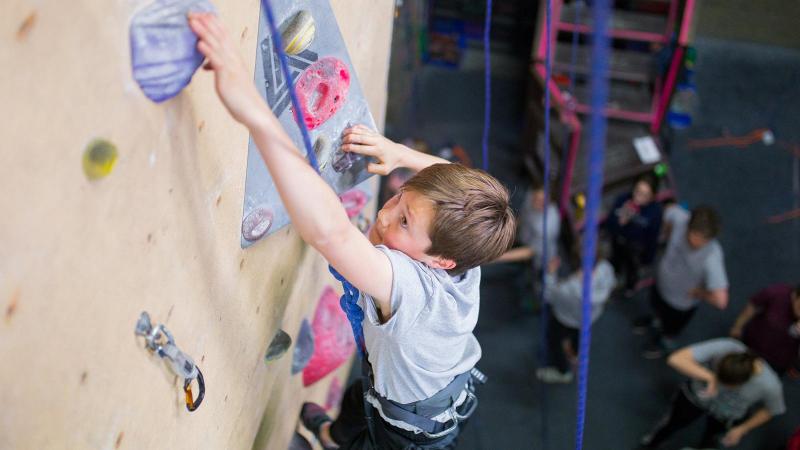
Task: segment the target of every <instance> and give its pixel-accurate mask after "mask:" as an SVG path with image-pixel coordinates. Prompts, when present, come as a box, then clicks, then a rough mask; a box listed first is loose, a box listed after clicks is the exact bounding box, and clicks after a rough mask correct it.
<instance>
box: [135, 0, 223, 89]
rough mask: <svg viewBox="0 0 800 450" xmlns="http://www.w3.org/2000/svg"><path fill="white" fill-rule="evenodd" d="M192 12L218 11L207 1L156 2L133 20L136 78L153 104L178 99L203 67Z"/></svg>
mask: <svg viewBox="0 0 800 450" xmlns="http://www.w3.org/2000/svg"><path fill="white" fill-rule="evenodd" d="M189 12H216V11H215V9H214V6H213V5H212V4H211V3H210V2H209V1H207V0H156V1H155V2H153V3H151V4H149V5H148V6H146V7H145V8H144V9H142V10H141V11H139V12H138V13H136V15H135V16H134V17H133V20H131V26H130V42H131V67H132V68H133V78H134V79H135V80H136V82H137V83H138V84H139V87H140V88H142V91H143V92H144V95H146V96H147V98H149V99H150V100H152V101H154V102H163V101H164V100H168V99H170V98H172V97H174V96H175V95H177V94H178V92H180V91H181V89H183V88H184V87H186V85H187V84H189V81H190V80H191V79H192V75H194V72H195V71H196V70H197V68H198V67H200V65H201V64H202V63H203V59H204V58H203V55H202V54H201V53H200V52H199V51H197V36H195V34H194V33H193V32H192V30H191V29H190V28H189V23H188V21H187V19H186V15H187V14H188V13H189Z"/></svg>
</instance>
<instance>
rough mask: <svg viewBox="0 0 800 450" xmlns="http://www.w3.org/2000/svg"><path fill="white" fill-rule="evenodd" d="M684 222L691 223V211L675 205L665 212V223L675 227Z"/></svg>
mask: <svg viewBox="0 0 800 450" xmlns="http://www.w3.org/2000/svg"><path fill="white" fill-rule="evenodd" d="M682 221H686V222H688V221H689V211H686V210H685V209H683V207H681V206H679V205H673V206H670V207H669V208H667V209H666V210H664V223H667V224H669V225H671V226H673V227H674V226H675V225H676V224H678V223H680V222H682Z"/></svg>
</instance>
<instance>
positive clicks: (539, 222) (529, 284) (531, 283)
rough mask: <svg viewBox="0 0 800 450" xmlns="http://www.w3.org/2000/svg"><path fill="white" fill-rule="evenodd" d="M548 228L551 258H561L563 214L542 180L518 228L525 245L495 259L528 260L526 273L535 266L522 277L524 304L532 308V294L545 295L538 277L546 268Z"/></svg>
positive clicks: (527, 201)
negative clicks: (547, 196) (544, 241)
mask: <svg viewBox="0 0 800 450" xmlns="http://www.w3.org/2000/svg"><path fill="white" fill-rule="evenodd" d="M545 208H547V224H546V226H545V225H544V220H543V218H544V210H545ZM545 230H547V255H548V260H549V261H553V260H554V259H555V258H558V238H559V233H560V232H561V214H560V213H559V211H558V207H557V206H556V204H555V203H553V202H552V201H547V199H545V196H544V185H543V184H542V183H541V182H538V181H537V182H534V184H533V186H531V189H530V191H528V194H527V196H526V198H525V202H524V203H523V206H522V210H521V211H520V220H519V229H518V231H517V241H518V242H520V243H521V244H522V245H521V246H519V247H515V248H513V249H511V250H509V251H507V252H506V253H504V254H503V255H502V256H501V257H500V258H498V259H497V260H495V261H494V262H524V263H525V264H526V268H525V269H526V270H525V271H524V272H523V273H530V272H529V271H528V270H527V269H528V267H532V268H533V274H532V275H531V276H523V277H521V278H520V284H522V285H523V286H522V287H520V290H521V291H522V298H523V302H522V306H523V308H532V307H533V302H532V301H531V300H530V299H532V298H537V297H538V296H539V295H541V293H540V292H538V289H536V286H538V285H539V284H538V283H537V280H539V279H540V278H541V270H542V259H541V258H542V256H541V255H542V238H543V236H544V231H545ZM531 264H532V265H531Z"/></svg>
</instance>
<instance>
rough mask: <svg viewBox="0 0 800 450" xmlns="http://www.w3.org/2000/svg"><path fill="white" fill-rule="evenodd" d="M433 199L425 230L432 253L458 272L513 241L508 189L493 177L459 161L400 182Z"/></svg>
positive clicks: (489, 257)
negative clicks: (451, 264) (446, 260)
mask: <svg viewBox="0 0 800 450" xmlns="http://www.w3.org/2000/svg"><path fill="white" fill-rule="evenodd" d="M403 190H411V191H414V192H416V193H418V194H420V195H422V196H424V197H425V198H427V199H428V200H430V201H431V202H433V204H434V218H433V222H432V223H431V229H430V230H428V234H429V235H430V238H431V247H430V248H429V249H428V250H427V251H426V252H425V253H427V254H429V255H432V256H439V257H442V258H447V259H452V260H453V261H455V263H456V266H455V268H453V269H451V270H450V271H449V272H450V273H451V274H460V273H463V272H465V271H467V270H469V269H471V268H473V267H477V266H479V265H481V264H483V263H485V262H488V261H492V260H494V259H496V258H497V257H499V256H500V255H502V254H503V253H504V252H505V251H506V250H508V248H509V247H510V246H511V244H512V243H513V241H514V234H515V231H516V223H515V222H516V221H515V219H514V213H513V211H512V210H511V205H509V200H508V190H506V188H505V187H504V186H503V185H502V184H500V182H499V181H497V180H496V179H495V178H494V177H492V176H491V175H489V174H488V173H486V172H484V171H482V170H479V169H469V168H467V167H464V166H462V165H460V164H434V165H432V166H429V167H426V168H425V169H423V170H422V171H420V172H419V173H418V174H416V175H415V176H414V177H413V178H411V179H410V180H408V181H407V182H406V184H404V185H403Z"/></svg>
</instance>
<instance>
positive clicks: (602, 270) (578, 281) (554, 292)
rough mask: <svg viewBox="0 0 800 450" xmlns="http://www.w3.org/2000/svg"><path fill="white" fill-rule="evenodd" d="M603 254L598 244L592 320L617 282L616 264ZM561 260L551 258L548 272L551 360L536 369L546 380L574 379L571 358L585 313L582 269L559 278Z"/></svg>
mask: <svg viewBox="0 0 800 450" xmlns="http://www.w3.org/2000/svg"><path fill="white" fill-rule="evenodd" d="M602 256H603V255H602V252H601V251H600V246H599V245H598V251H597V255H596V257H595V264H594V270H593V271H592V322H595V321H596V320H597V319H598V318H599V317H600V315H601V314H602V313H603V308H604V307H605V304H606V302H607V301H608V298H609V296H610V295H611V291H613V290H614V284H615V278H614V268H613V267H612V266H611V264H610V263H609V262H608V261H607V260H606V259H604V258H603V257H602ZM576 259H577V258H576ZM559 264H560V260H559V259H553V260H551V261H550V264H549V265H548V268H547V274H546V275H545V297H544V298H545V300H546V301H547V303H548V304H549V305H550V306H551V309H550V315H549V317H548V322H547V343H546V345H547V356H548V362H547V366H545V367H541V368H539V369H537V370H536V378H538V379H539V380H540V381H543V382H545V383H569V382H571V381H572V378H573V374H572V364H571V362H570V360H571V359H574V357H575V354H576V353H577V351H578V331H579V330H580V327H581V317H582V316H583V314H582V304H583V303H582V300H583V296H582V294H583V271H582V270H580V269H579V270H577V271H575V272H573V273H572V274H571V275H569V276H568V277H567V278H564V279H562V280H558V279H556V272H557V270H558V266H559ZM576 266H578V264H576Z"/></svg>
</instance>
